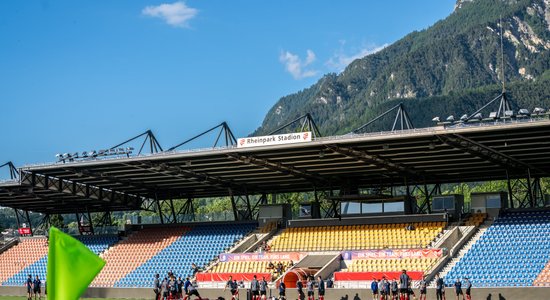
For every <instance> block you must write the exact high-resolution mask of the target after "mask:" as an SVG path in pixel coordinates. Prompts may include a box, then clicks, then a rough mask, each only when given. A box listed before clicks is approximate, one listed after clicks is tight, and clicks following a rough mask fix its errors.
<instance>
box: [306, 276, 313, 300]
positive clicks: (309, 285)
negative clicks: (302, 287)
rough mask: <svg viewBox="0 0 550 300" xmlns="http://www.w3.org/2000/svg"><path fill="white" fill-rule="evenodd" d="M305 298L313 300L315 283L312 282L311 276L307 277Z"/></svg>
mask: <svg viewBox="0 0 550 300" xmlns="http://www.w3.org/2000/svg"><path fill="white" fill-rule="evenodd" d="M306 287H307V300H315V285H314V284H313V280H312V279H311V277H308V279H307V284H306Z"/></svg>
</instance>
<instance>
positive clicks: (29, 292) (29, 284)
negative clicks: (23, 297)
mask: <svg viewBox="0 0 550 300" xmlns="http://www.w3.org/2000/svg"><path fill="white" fill-rule="evenodd" d="M25 285H26V286H27V300H31V299H32V275H31V274H29V277H27V281H26V282H25Z"/></svg>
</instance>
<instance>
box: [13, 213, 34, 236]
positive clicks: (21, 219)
mask: <svg viewBox="0 0 550 300" xmlns="http://www.w3.org/2000/svg"><path fill="white" fill-rule="evenodd" d="M13 211H14V212H15V218H16V219H17V228H29V229H30V235H33V229H32V222H31V218H30V217H29V211H28V210H21V209H16V208H14V209H13Z"/></svg>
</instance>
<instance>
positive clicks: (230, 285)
mask: <svg viewBox="0 0 550 300" xmlns="http://www.w3.org/2000/svg"><path fill="white" fill-rule="evenodd" d="M226 288H229V290H230V291H231V299H237V295H238V294H237V292H238V289H239V286H238V285H237V280H233V276H229V280H228V281H227V283H226V284H225V287H224V288H223V290H224V291H225V289H226Z"/></svg>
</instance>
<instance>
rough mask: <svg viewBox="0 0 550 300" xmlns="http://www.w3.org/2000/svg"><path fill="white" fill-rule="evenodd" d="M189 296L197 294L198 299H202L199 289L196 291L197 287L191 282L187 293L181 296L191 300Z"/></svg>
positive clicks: (184, 299) (185, 299)
mask: <svg viewBox="0 0 550 300" xmlns="http://www.w3.org/2000/svg"><path fill="white" fill-rule="evenodd" d="M191 296H197V297H199V300H202V298H201V295H200V294H199V291H197V288H196V287H195V285H194V284H193V283H191V284H189V287H188V288H187V295H186V296H185V298H183V300H187V299H189V300H191Z"/></svg>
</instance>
